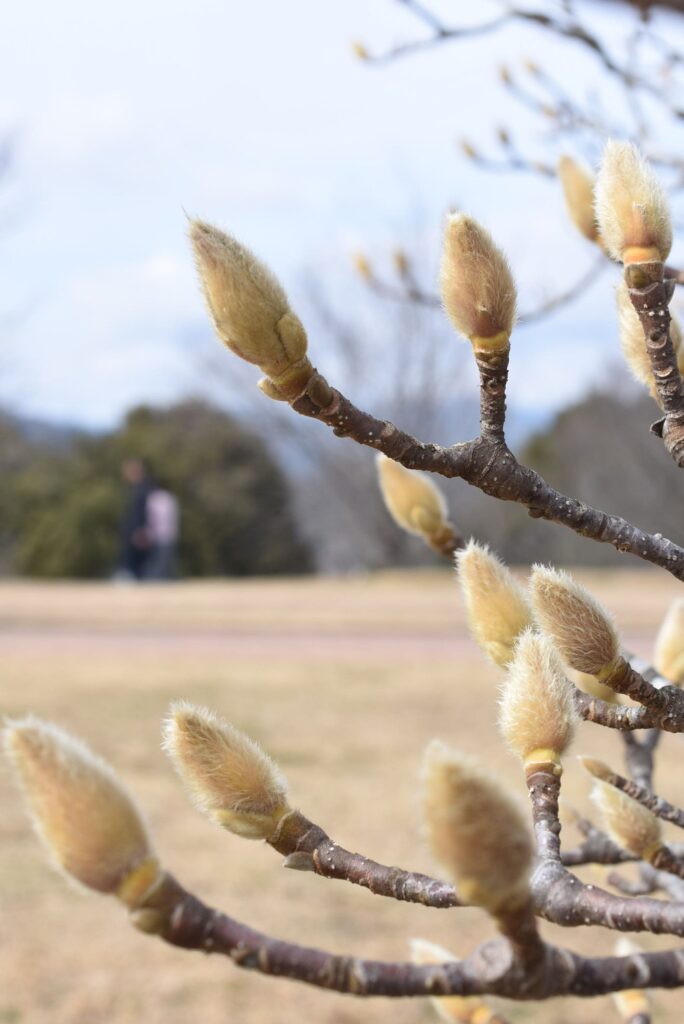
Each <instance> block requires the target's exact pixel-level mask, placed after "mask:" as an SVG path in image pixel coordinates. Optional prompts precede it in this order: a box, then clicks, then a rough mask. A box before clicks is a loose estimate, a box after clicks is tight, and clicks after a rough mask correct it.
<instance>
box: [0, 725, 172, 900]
mask: <svg viewBox="0 0 684 1024" xmlns="http://www.w3.org/2000/svg"><path fill="white" fill-rule="evenodd" d="M3 741H4V748H5V752H6V754H7V756H8V757H9V759H10V761H11V763H12V766H13V768H14V771H15V773H16V775H17V778H18V780H19V783H20V784H21V787H22V789H23V791H24V794H25V796H26V801H27V804H28V807H29V811H30V813H31V817H32V818H33V824H34V826H35V829H36V832H37V833H38V835H39V837H40V838H41V840H42V841H43V843H44V844H45V847H46V848H47V850H48V852H49V853H50V855H51V858H52V860H53V861H54V863H55V864H56V865H57V866H58V867H59V868H61V869H62V870H63V871H64V872H66V874H68V875H70V876H71V877H72V878H73V879H75V880H76V881H77V882H80V883H81V885H84V886H86V887H87V888H89V889H95V890H96V891H97V892H102V893H108V894H111V895H118V896H119V897H120V898H121V899H123V900H124V901H125V902H126V903H128V904H129V905H131V904H134V903H135V902H136V899H137V897H139V896H142V895H143V890H144V889H148V888H149V887H150V886H151V885H152V884H153V882H154V881H155V879H156V877H157V876H158V872H159V866H158V864H157V861H156V859H155V858H154V855H153V851H152V847H151V844H150V839H149V836H148V833H147V829H146V827H145V825H144V823H143V820H142V818H141V816H140V813H139V812H138V809H137V808H136V806H135V804H134V803H133V801H132V800H131V798H130V797H129V796H128V794H127V792H126V790H125V789H124V787H123V785H122V783H121V782H120V781H119V779H118V778H117V776H116V775H115V774H114V772H113V771H112V769H111V768H110V767H109V765H107V764H105V762H104V761H101V760H100V759H99V758H97V757H95V755H94V754H92V753H91V751H90V750H89V749H88V748H87V747H86V746H85V744H83V743H81V742H80V741H79V740H77V739H75V738H74V737H72V736H69V735H68V734H67V733H66V732H63V731H62V730H61V729H59V728H58V727H57V726H56V725H52V724H50V723H48V722H42V721H40V720H39V719H37V718H33V717H30V716H29V717H27V718H24V719H21V720H19V721H15V722H9V723H8V724H7V726H6V727H5V729H4V734H3Z"/></svg>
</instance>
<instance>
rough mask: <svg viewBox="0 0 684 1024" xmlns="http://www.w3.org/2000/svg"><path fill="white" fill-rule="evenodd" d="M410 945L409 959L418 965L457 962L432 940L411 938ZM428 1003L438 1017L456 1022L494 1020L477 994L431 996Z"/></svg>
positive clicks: (474, 1023)
mask: <svg viewBox="0 0 684 1024" xmlns="http://www.w3.org/2000/svg"><path fill="white" fill-rule="evenodd" d="M410 947H411V961H412V963H414V964H418V965H419V966H422V965H426V964H448V963H458V957H457V956H454V955H453V953H450V952H449V950H448V949H444V947H443V946H437V945H436V944H435V943H434V942H426V940H425V939H411V941H410ZM430 1003H431V1004H432V1007H433V1009H434V1010H435V1012H436V1013H437V1016H438V1017H440V1018H441V1019H442V1020H446V1021H452V1022H453V1021H456V1022H457V1024H490V1022H491V1021H492V1020H494V1012H493V1010H490V1009H489V1007H488V1006H487V1004H486V1003H485V1001H484V1000H483V999H480V997H479V996H433V997H432V998H431V999H430Z"/></svg>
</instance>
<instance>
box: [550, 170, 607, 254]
mask: <svg viewBox="0 0 684 1024" xmlns="http://www.w3.org/2000/svg"><path fill="white" fill-rule="evenodd" d="M558 177H559V178H560V183H561V186H562V188H563V197H564V199H565V206H566V208H567V211H568V214H569V215H570V220H571V221H572V223H573V224H574V225H575V227H576V228H577V230H578V231H579V232H580V234H582V235H584V237H585V238H588V239H589V241H590V242H596V241H598V239H599V232H598V225H597V224H596V214H595V212H594V176H593V174H591V173H590V172H589V171H588V170H587V169H586V168H585V167H582V165H581V164H578V163H577V161H576V160H573V159H572V157H570V156H562V157H561V158H560V160H559V161H558Z"/></svg>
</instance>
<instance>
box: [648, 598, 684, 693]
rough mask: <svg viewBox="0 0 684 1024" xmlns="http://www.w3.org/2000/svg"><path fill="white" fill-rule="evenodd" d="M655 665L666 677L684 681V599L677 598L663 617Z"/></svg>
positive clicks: (673, 680) (671, 680)
mask: <svg viewBox="0 0 684 1024" xmlns="http://www.w3.org/2000/svg"><path fill="white" fill-rule="evenodd" d="M653 665H654V667H655V669H656V671H657V672H659V673H660V675H661V676H664V677H665V679H669V680H670V682H672V683H675V684H676V685H677V686H680V685H681V684H682V682H684V600H682V598H677V599H676V600H675V601H673V602H672V604H671V605H670V607H669V609H668V612H667V615H666V616H665V618H664V619H663V624H662V626H661V627H660V630H659V632H658V636H657V639H656V642H655V651H654V654H653Z"/></svg>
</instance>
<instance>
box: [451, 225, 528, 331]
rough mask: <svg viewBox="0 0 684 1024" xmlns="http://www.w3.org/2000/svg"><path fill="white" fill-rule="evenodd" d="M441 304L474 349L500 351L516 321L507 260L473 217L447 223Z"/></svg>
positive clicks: (514, 294) (514, 296)
mask: <svg viewBox="0 0 684 1024" xmlns="http://www.w3.org/2000/svg"><path fill="white" fill-rule="evenodd" d="M440 282H441V290H442V302H443V303H444V308H445V310H446V312H447V315H448V316H449V318H450V320H451V321H452V323H453V325H454V327H455V328H456V330H457V331H459V332H460V333H461V334H463V335H465V337H466V338H469V339H470V341H471V342H472V343H473V346H474V347H475V348H478V347H482V348H485V349H487V350H488V351H498V350H501V351H504V350H505V349H507V348H508V346H509V338H510V334H511V331H512V330H513V324H514V322H515V303H516V289H515V284H514V282H513V275H512V274H511V269H510V267H509V265H508V261H507V260H506V257H505V256H504V254H503V253H502V252H501V250H500V249H499V248H498V247H497V246H496V245H495V244H494V242H493V240H492V238H491V236H490V235H489V233H488V232H487V231H485V229H484V228H483V227H482V226H481V225H480V224H478V222H477V221H476V220H474V219H473V218H472V217H468V216H467V215H466V214H464V213H457V214H452V215H451V216H450V217H449V219H448V220H447V225H446V231H445V234H444V249H443V254H442V265H441V274H440Z"/></svg>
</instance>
